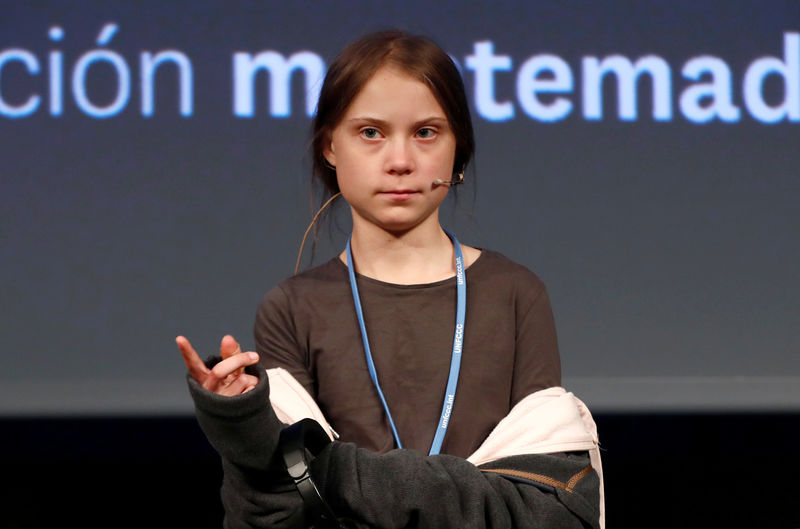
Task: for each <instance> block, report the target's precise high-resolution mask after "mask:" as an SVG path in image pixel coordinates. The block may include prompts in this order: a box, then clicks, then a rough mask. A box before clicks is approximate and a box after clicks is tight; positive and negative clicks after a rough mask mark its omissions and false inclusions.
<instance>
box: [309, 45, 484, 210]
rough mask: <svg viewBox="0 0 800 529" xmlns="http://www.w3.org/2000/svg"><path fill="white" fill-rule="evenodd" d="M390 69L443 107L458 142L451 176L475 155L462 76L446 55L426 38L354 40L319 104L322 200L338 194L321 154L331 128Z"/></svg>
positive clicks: (317, 159)
mask: <svg viewBox="0 0 800 529" xmlns="http://www.w3.org/2000/svg"><path fill="white" fill-rule="evenodd" d="M383 66H392V67H395V68H397V69H398V70H400V71H402V72H404V73H407V74H408V75H409V76H411V77H413V78H415V79H417V80H419V81H420V82H422V83H424V84H425V85H426V86H427V87H428V88H429V89H430V90H431V93H432V94H433V96H434V97H435V98H436V101H437V102H438V103H439V105H441V107H442V110H443V111H444V113H445V116H446V117H447V121H448V124H449V125H450V128H451V129H452V131H453V135H454V136H455V139H456V152H455V161H454V163H453V174H456V173H459V172H462V171H463V170H464V169H465V168H466V166H467V164H468V163H469V161H470V160H471V159H472V155H473V153H474V152H475V138H474V134H473V131H472V120H471V118H470V112H469V104H468V103H467V95H466V92H465V90H464V82H463V80H462V79H461V74H460V73H459V72H458V69H457V68H456V65H455V64H454V63H453V60H452V59H451V58H450V56H449V55H448V54H447V53H446V52H445V51H444V50H443V49H442V48H440V47H439V46H438V45H437V44H436V43H434V42H433V41H432V40H430V39H429V38H427V37H423V36H418V35H411V34H408V33H406V32H404V31H399V30H389V31H381V32H378V33H371V34H369V35H365V36H364V37H361V38H360V39H358V40H356V41H354V42H352V43H351V44H349V45H348V46H347V47H346V48H344V49H343V50H342V51H341V53H339V55H338V56H337V57H336V59H334V61H333V62H332V63H331V65H330V68H329V69H328V73H327V74H326V75H325V82H324V83H323V85H322V90H321V91H320V96H319V102H318V103H317V114H316V117H315V118H314V124H313V137H312V143H311V149H312V157H313V172H314V177H315V178H318V179H319V180H320V181H321V183H322V184H323V186H324V193H325V196H323V200H324V199H325V198H326V197H328V196H331V195H334V194H336V193H338V192H339V184H338V182H337V180H336V169H335V168H333V167H331V166H330V164H328V161H327V160H326V159H325V156H324V151H325V147H326V143H327V142H329V141H330V137H331V134H332V132H333V129H335V128H336V126H337V125H338V124H339V122H340V121H341V120H342V118H343V117H344V114H345V112H347V108H348V107H349V106H350V104H351V103H352V102H353V100H354V99H355V98H356V96H357V95H358V93H359V92H360V91H361V89H362V88H363V87H364V85H365V84H366V83H367V82H368V81H369V80H370V78H372V76H373V75H374V74H375V72H376V71H378V69H380V68H381V67H383Z"/></svg>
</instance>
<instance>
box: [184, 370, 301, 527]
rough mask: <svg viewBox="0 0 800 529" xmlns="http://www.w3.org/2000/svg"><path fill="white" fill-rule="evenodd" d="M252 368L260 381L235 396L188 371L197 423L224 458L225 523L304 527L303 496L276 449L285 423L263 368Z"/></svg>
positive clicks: (249, 525)
mask: <svg viewBox="0 0 800 529" xmlns="http://www.w3.org/2000/svg"><path fill="white" fill-rule="evenodd" d="M216 361H217V359H210V360H209V361H208V362H207V364H208V365H209V366H213V364H214V363H216ZM248 373H249V374H252V375H254V376H258V377H259V382H258V384H257V385H256V387H255V388H254V389H253V390H251V391H248V392H247V393H244V394H242V395H236V396H234V397H224V396H221V395H217V394H215V393H213V392H211V391H208V390H206V389H204V388H203V387H202V386H200V384H198V383H197V381H195V380H194V379H193V378H192V377H191V376H187V381H188V384H189V393H190V394H191V396H192V399H193V400H194V405H195V413H196V415H197V422H198V423H199V424H200V427H201V428H202V430H203V432H204V433H205V434H206V437H207V438H208V441H209V442H210V443H211V446H213V447H214V449H215V450H216V451H217V452H218V453H219V455H220V456H221V458H222V470H223V480H222V488H221V490H220V497H221V499H222V505H223V507H224V508H225V519H224V527H225V528H226V529H227V528H240V527H256V528H278V529H280V528H286V529H290V528H295V527H303V526H304V515H303V509H302V506H303V501H302V498H301V497H300V493H299V492H297V489H296V488H295V485H294V482H293V481H292V480H291V479H290V478H289V476H288V474H287V473H286V470H285V468H284V466H283V463H282V461H281V460H280V456H279V455H278V453H277V448H278V440H279V437H280V432H281V430H282V429H283V428H284V427H285V425H284V424H283V423H281V422H280V421H279V420H278V418H277V417H276V416H275V412H274V411H273V409H272V406H271V405H270V403H269V379H268V378H267V376H266V375H265V374H263V371H262V370H260V369H258V370H254V369H250V368H248Z"/></svg>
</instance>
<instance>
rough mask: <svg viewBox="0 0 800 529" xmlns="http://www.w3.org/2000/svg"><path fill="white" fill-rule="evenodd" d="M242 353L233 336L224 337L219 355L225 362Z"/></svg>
mask: <svg viewBox="0 0 800 529" xmlns="http://www.w3.org/2000/svg"><path fill="white" fill-rule="evenodd" d="M241 352H242V349H241V348H240V347H239V344H238V343H237V342H236V340H235V339H234V338H233V336H231V335H230V334H226V335H225V336H223V337H222V342H221V343H220V344H219V354H220V356H221V357H222V359H223V360H224V359H226V358H229V357H231V356H233V355H235V354H239V353H241Z"/></svg>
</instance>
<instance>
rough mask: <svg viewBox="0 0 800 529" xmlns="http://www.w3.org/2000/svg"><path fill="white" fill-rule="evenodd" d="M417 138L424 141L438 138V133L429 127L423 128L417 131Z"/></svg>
mask: <svg viewBox="0 0 800 529" xmlns="http://www.w3.org/2000/svg"><path fill="white" fill-rule="evenodd" d="M417 136H419V137H420V138H422V139H423V140H429V139H431V138H433V137H434V136H436V131H435V130H433V129H431V128H428V127H425V128H421V129H419V130H418V131H417Z"/></svg>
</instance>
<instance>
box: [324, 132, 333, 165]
mask: <svg viewBox="0 0 800 529" xmlns="http://www.w3.org/2000/svg"><path fill="white" fill-rule="evenodd" d="M322 155H323V156H324V157H325V160H327V162H328V164H329V165H330V166H331V167H334V168H335V167H336V149H335V148H334V146H333V138H331V137H330V135H329V136H328V138H327V139H326V140H325V148H323V149H322Z"/></svg>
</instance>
